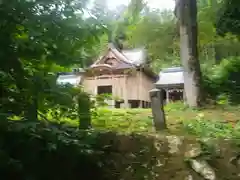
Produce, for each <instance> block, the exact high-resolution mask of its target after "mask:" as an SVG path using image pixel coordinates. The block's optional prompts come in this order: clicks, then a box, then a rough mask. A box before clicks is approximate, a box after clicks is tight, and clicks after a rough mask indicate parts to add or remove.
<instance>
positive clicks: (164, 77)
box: [156, 67, 184, 86]
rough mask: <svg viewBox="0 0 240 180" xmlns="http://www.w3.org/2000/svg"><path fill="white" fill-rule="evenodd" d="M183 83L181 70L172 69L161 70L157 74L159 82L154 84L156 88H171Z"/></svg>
mask: <svg viewBox="0 0 240 180" xmlns="http://www.w3.org/2000/svg"><path fill="white" fill-rule="evenodd" d="M183 83H184V78H183V68H182V67H174V68H166V69H163V70H162V71H161V72H160V73H159V80H158V81H157V82H156V85H157V86H171V85H181V84H183Z"/></svg>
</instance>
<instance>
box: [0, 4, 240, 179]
mask: <svg viewBox="0 0 240 180" xmlns="http://www.w3.org/2000/svg"><path fill="white" fill-rule="evenodd" d="M239 37H240V1H239V0H200V1H196V0H192V1H190V0H178V1H176V6H175V9H172V10H162V9H161V10H160V9H157V8H156V9H152V8H150V6H149V4H148V2H147V1H146V2H145V1H142V0H131V1H130V3H129V4H128V5H120V6H118V7H116V8H115V9H110V8H109V7H108V4H107V1H105V0H94V1H91V2H88V1H87V0H78V1H75V0H47V1H46V0H35V1H31V0H29V1H27V0H10V1H9V0H8V1H6V0H2V1H1V2H0V42H1V44H0V59H1V66H0V81H1V82H0V91H1V93H0V117H1V121H0V175H1V176H2V177H4V178H5V179H11V180H14V179H16V180H17V179H18V180H23V179H24V180H26V179H31V180H40V179H41V180H42V179H46V180H47V179H59V180H61V179H70V180H74V179H80V178H82V179H99V180H101V179H104V180H105V179H109V180H110V179H111V180H112V179H119V180H120V179H126V180H128V179H129V180H130V179H136V180H141V179H166V180H167V179H176V180H181V179H189V180H190V179H199V180H202V179H210V180H214V179H222V180H224V179H231V180H235V179H236V180H237V179H239V173H240V169H239V168H240V163H239V142H240V141H239V138H240V131H239V130H240V123H239V120H240V119H239V117H240V116H239V109H240V106H239V103H240V80H239V78H238V77H239V76H240V54H239V53H240V51H239V47H240V39H239ZM109 42H112V43H114V44H115V46H116V47H120V48H124V49H130V48H139V47H144V48H145V49H146V50H147V52H148V54H149V62H148V63H149V66H150V67H151V69H152V70H153V71H155V72H156V73H159V72H160V71H161V69H163V68H165V67H175V66H183V67H184V69H185V70H186V72H187V73H186V75H185V77H184V79H185V80H188V81H187V83H186V87H187V88H186V89H185V91H186V94H187V97H186V98H187V100H186V104H183V103H182V102H176V103H173V104H171V103H170V104H168V105H166V106H165V107H164V109H165V112H166V121H167V122H166V123H167V127H168V128H167V129H166V130H163V131H161V132H158V131H156V130H155V129H154V126H153V122H152V121H153V117H152V115H151V111H150V110H149V109H132V110H130V109H121V110H116V109H112V110H111V109H107V108H106V107H105V104H104V99H106V98H108V97H96V98H95V100H92V98H90V97H91V96H90V94H87V93H86V92H85V91H84V87H81V86H78V87H73V86H71V85H69V84H67V85H58V84H57V83H56V79H57V77H58V75H59V73H60V72H70V71H72V69H73V68H86V67H88V66H89V65H90V64H92V63H93V61H94V59H95V58H96V57H98V56H99V55H101V54H102V53H103V52H105V51H106V48H107V46H108V43H109ZM206 139H207V140H206Z"/></svg>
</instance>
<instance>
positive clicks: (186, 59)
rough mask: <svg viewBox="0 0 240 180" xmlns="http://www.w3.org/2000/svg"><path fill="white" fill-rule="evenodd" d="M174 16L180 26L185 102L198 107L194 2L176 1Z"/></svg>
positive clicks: (199, 81) (198, 68)
mask: <svg viewBox="0 0 240 180" xmlns="http://www.w3.org/2000/svg"><path fill="white" fill-rule="evenodd" d="M175 14H176V16H177V17H178V19H179V24H180V46H181V61H182V66H183V68H184V89H185V93H186V100H187V104H188V105H189V106H190V107H198V106H200V103H201V70H200V64H199V60H198V46H197V44H198V42H197V39H198V37H197V33H198V32H197V2H196V0H177V2H176V9H175Z"/></svg>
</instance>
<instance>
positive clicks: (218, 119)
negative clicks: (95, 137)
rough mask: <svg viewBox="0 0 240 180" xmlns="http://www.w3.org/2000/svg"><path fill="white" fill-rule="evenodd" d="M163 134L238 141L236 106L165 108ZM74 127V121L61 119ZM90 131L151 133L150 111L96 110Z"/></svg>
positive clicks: (174, 105) (176, 105)
mask: <svg viewBox="0 0 240 180" xmlns="http://www.w3.org/2000/svg"><path fill="white" fill-rule="evenodd" d="M164 109H165V113H166V120H167V127H168V129H167V131H165V132H167V133H171V134H177V135H193V136H197V137H213V138H215V137H220V138H222V137H224V138H238V137H239V138H240V131H239V130H240V123H239V121H240V112H239V109H240V108H239V107H231V106H225V107H224V106H218V107H208V108H204V109H191V108H187V107H186V106H184V105H183V104H182V103H174V104H168V105H167V106H165V108H164ZM61 121H62V122H64V123H67V124H70V125H72V126H78V120H71V119H62V120H61ZM92 125H93V128H94V129H97V130H105V131H116V132H124V133H133V132H134V133H154V129H153V124H152V113H151V109H108V108H98V109H97V110H96V111H95V112H94V113H93V115H92Z"/></svg>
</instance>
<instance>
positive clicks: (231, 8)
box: [216, 0, 240, 36]
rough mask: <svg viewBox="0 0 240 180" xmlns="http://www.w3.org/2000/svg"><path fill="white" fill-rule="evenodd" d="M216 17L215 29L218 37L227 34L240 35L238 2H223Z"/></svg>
mask: <svg viewBox="0 0 240 180" xmlns="http://www.w3.org/2000/svg"><path fill="white" fill-rule="evenodd" d="M218 17H219V18H218V19H217V22H216V27H217V32H218V34H219V35H222V36H223V35H225V34H226V33H228V32H231V33H233V34H235V35H238V36H239V35H240V1H238V0H223V3H222V7H221V9H220V10H219V14H218Z"/></svg>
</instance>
